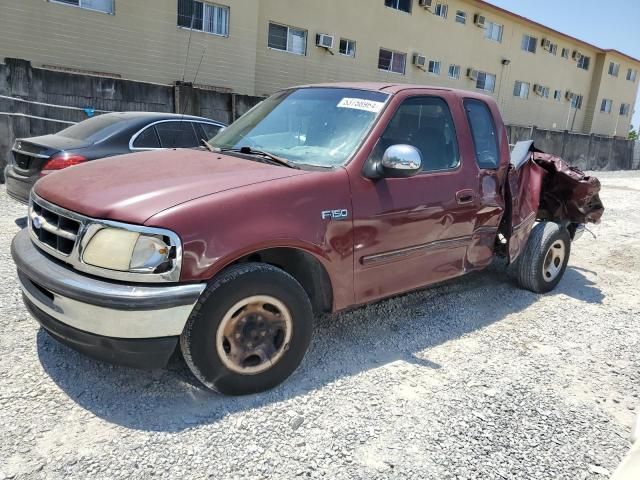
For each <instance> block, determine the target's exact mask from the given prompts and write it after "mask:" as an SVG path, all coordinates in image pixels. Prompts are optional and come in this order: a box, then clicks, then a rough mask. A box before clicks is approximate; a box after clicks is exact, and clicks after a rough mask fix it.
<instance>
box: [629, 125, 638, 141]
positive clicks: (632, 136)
mask: <svg viewBox="0 0 640 480" xmlns="http://www.w3.org/2000/svg"><path fill="white" fill-rule="evenodd" d="M629 140H638V132H636V131H635V130H634V129H633V125H631V126H630V127H629Z"/></svg>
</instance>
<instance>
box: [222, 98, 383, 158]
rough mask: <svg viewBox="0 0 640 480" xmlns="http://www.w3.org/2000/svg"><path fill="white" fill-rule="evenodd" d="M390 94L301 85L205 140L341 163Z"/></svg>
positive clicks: (359, 139) (235, 146) (277, 153)
mask: <svg viewBox="0 0 640 480" xmlns="http://www.w3.org/2000/svg"><path fill="white" fill-rule="evenodd" d="M388 98H389V96H388V95H387V94H385V93H381V92H373V91H366V90H355V89H346V88H301V89H297V90H287V91H284V92H280V93H277V94H275V95H273V96H271V97H269V98H268V99H266V100H265V101H263V102H262V103H260V104H259V105H257V106H256V107H254V108H253V109H252V110H250V111H249V112H247V113H246V114H245V115H244V116H242V117H241V118H240V119H238V120H237V121H236V122H235V123H233V124H232V125H231V126H230V127H228V128H227V129H226V130H223V131H222V132H221V133H220V134H218V135H217V136H215V137H214V138H213V139H211V141H210V142H209V143H210V144H211V146H212V147H215V148H220V149H222V150H224V149H238V148H242V147H249V148H251V149H254V150H262V151H264V152H268V153H271V154H273V155H277V156H279V157H281V158H284V159H286V160H289V161H291V162H295V163H300V164H307V165H316V166H322V167H333V166H336V165H343V164H344V163H345V162H346V161H347V160H348V159H349V158H350V157H351V155H352V154H353V152H354V151H355V150H356V148H357V147H358V145H359V144H360V142H361V141H362V139H363V137H364V136H365V135H366V133H367V132H368V131H369V129H370V128H371V126H372V125H373V122H374V120H375V119H376V117H377V116H378V114H379V113H380V112H381V111H382V109H383V107H384V105H385V103H386V101H387V99H388Z"/></svg>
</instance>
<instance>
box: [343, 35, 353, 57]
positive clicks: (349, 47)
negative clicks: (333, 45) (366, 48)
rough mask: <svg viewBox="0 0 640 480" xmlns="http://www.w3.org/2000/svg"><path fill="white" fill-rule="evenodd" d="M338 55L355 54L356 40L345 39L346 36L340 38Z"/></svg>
mask: <svg viewBox="0 0 640 480" xmlns="http://www.w3.org/2000/svg"><path fill="white" fill-rule="evenodd" d="M340 55H346V56H347V57H355V56H356V42H354V41H353V40H347V39H346V38H341V39H340Z"/></svg>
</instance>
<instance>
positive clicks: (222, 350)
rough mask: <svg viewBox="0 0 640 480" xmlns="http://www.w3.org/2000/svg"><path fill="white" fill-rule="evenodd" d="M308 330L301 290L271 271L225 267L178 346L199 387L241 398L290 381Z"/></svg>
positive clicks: (258, 266)
mask: <svg viewBox="0 0 640 480" xmlns="http://www.w3.org/2000/svg"><path fill="white" fill-rule="evenodd" d="M312 328H313V314H312V309H311V303H310V301H309V298H308V296H307V294H306V292H305V290H304V289H303V288H302V286H301V285H300V284H299V283H298V282H297V281H296V280H295V279H294V278H293V277H292V276H291V275H289V274H288V273H286V272H284V271H283V270H280V269H278V268H276V267H273V266H271V265H267V264H260V263H248V264H242V265H237V266H234V267H231V268H229V269H228V270H227V271H225V272H223V273H222V274H221V275H220V276H219V277H218V278H217V279H216V280H214V282H213V283H212V284H211V285H210V286H209V287H208V288H207V289H206V290H205V292H204V293H203V294H202V297H201V299H200V300H199V301H198V303H197V304H196V306H195V308H194V310H193V313H192V314H191V316H190V318H189V320H188V322H187V325H186V327H185V330H184V332H183V333H182V336H181V337H180V346H181V349H182V353H183V355H184V358H185V360H186V362H187V365H188V366H189V368H190V370H191V371H192V372H193V374H194V375H195V376H196V377H197V378H198V380H200V381H201V382H202V383H203V384H204V385H206V386H207V387H209V388H211V389H212V390H216V391H219V392H221V393H225V394H230V395H243V394H248V393H255V392H261V391H263V390H267V389H269V388H272V387H274V386H276V385H278V384H279V383H281V382H282V381H284V380H285V379H286V378H287V377H289V375H291V374H292V373H293V372H294V370H295V369H296V368H297V367H298V365H299V364H300V362H301V361H302V358H303V357H304V354H305V352H306V350H307V348H308V346H309V342H310V340H311V333H312Z"/></svg>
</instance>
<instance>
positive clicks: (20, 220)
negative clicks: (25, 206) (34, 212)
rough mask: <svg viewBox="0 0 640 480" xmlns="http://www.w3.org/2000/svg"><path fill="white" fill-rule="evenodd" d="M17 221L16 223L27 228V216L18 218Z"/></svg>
mask: <svg viewBox="0 0 640 480" xmlns="http://www.w3.org/2000/svg"><path fill="white" fill-rule="evenodd" d="M15 222H16V225H17V226H18V227H20V228H27V225H28V223H29V222H28V221H27V217H20V218H16V220H15Z"/></svg>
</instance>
